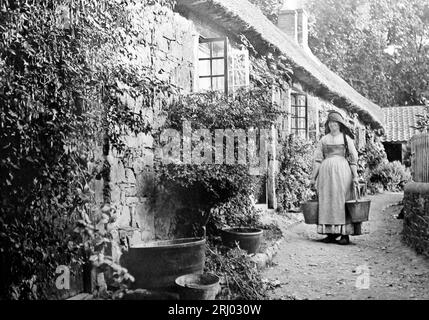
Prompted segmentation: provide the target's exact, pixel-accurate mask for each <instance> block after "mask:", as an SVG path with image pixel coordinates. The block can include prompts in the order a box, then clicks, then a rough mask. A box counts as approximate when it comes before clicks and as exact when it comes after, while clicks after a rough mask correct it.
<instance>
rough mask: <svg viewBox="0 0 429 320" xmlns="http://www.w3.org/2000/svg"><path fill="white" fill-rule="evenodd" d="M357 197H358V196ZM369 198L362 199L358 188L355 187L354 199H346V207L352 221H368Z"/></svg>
mask: <svg viewBox="0 0 429 320" xmlns="http://www.w3.org/2000/svg"><path fill="white" fill-rule="evenodd" d="M358 197H359V198H358ZM370 206H371V200H368V199H362V198H361V196H360V192H359V189H358V188H355V199H354V200H349V201H346V209H347V211H348V213H349V215H350V220H351V222H353V223H358V222H363V221H368V219H369V209H370Z"/></svg>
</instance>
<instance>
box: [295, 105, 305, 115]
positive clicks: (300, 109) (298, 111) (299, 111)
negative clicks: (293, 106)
mask: <svg viewBox="0 0 429 320" xmlns="http://www.w3.org/2000/svg"><path fill="white" fill-rule="evenodd" d="M297 109H298V110H297V116H298V117H305V116H306V114H305V108H302V107H301V108H297Z"/></svg>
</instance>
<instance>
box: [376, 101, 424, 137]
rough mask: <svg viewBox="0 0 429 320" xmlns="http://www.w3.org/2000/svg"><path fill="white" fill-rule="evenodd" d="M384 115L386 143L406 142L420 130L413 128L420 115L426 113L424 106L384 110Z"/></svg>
mask: <svg viewBox="0 0 429 320" xmlns="http://www.w3.org/2000/svg"><path fill="white" fill-rule="evenodd" d="M382 110H383V113H384V128H385V134H384V137H383V138H384V139H383V140H384V141H386V142H405V141H408V140H409V139H410V138H411V137H412V136H413V135H414V134H416V133H419V132H418V130H416V129H413V128H411V126H415V125H416V121H417V117H416V115H418V114H424V113H425V107H424V106H401V107H389V108H383V109H382Z"/></svg>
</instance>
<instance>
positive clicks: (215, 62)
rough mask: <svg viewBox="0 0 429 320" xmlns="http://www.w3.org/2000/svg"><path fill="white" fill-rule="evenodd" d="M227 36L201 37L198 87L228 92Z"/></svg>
mask: <svg viewBox="0 0 429 320" xmlns="http://www.w3.org/2000/svg"><path fill="white" fill-rule="evenodd" d="M227 48H228V41H227V38H202V37H200V41H199V56H198V63H199V65H198V68H199V88H200V90H219V91H223V92H225V93H226V94H227V93H228V79H227V78H228V77H227V76H226V75H227V74H228V64H227V56H228V50H227Z"/></svg>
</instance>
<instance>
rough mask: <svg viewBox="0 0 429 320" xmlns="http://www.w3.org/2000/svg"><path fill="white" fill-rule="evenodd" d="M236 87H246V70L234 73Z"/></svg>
mask: <svg viewBox="0 0 429 320" xmlns="http://www.w3.org/2000/svg"><path fill="white" fill-rule="evenodd" d="M234 85H235V86H245V85H246V73H245V71H244V70H236V71H235V72H234Z"/></svg>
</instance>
